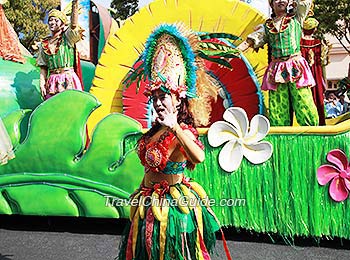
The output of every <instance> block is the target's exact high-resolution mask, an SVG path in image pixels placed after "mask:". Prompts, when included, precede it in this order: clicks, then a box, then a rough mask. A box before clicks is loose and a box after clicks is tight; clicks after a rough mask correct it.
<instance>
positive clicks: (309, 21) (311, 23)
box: [303, 17, 318, 30]
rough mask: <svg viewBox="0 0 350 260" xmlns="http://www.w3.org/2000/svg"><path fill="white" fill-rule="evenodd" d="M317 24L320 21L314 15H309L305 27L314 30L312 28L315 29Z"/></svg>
mask: <svg viewBox="0 0 350 260" xmlns="http://www.w3.org/2000/svg"><path fill="white" fill-rule="evenodd" d="M317 26H318V21H317V20H316V19H315V18H313V17H309V18H307V19H306V20H305V21H304V24H303V29H304V30H312V29H315V28H316V27H317Z"/></svg>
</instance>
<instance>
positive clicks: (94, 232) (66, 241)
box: [0, 216, 350, 260]
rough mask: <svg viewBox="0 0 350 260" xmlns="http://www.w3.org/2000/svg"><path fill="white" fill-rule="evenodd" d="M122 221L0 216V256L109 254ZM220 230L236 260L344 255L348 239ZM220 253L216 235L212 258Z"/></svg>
mask: <svg viewBox="0 0 350 260" xmlns="http://www.w3.org/2000/svg"><path fill="white" fill-rule="evenodd" d="M125 224H126V221H125V220H115V219H86V218H65V217H24V216H0V260H42V259H43V260H66V259H67V260H68V259H72V260H93V259H101V260H104V259H106V260H113V259H115V258H116V256H117V254H118V244H119V241H120V240H121V234H122V232H123V231H122V230H123V228H124V226H125ZM224 232H225V235H226V237H227V239H228V241H227V242H228V246H229V248H230V251H231V254H232V258H233V259H236V260H239V259H242V260H250V259H252V260H253V259H254V260H257V259H264V260H265V259H267V260H274V259H276V260H277V259H286V260H308V259H317V260H328V259H329V260H330V259H332V260H333V259H334V260H337V259H339V260H340V259H341V260H347V259H350V241H349V240H340V239H332V240H329V239H321V240H318V241H316V239H306V238H297V239H293V240H290V239H289V240H286V239H283V238H281V237H279V236H272V235H264V234H257V233H254V232H248V231H242V230H241V231H237V230H235V229H232V228H231V229H225V230H224ZM272 240H273V241H274V243H272ZM224 259H226V257H225V254H224V250H223V244H222V241H220V240H218V241H217V246H216V250H215V253H214V255H212V260H224Z"/></svg>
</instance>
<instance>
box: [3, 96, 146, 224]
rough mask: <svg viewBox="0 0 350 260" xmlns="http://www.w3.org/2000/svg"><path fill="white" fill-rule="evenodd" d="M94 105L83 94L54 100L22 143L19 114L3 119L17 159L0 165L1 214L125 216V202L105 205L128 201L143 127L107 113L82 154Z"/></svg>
mask: <svg viewBox="0 0 350 260" xmlns="http://www.w3.org/2000/svg"><path fill="white" fill-rule="evenodd" d="M99 105H100V104H99V102H98V101H97V100H96V98H95V97H94V96H92V95H90V94H88V93H84V92H79V91H74V90H67V91H65V92H63V93H61V94H59V95H56V96H54V97H52V98H51V99H49V100H47V101H46V102H44V103H42V104H41V105H39V106H38V107H37V108H36V109H35V110H34V111H33V113H32V114H31V117H30V120H29V126H28V134H27V136H26V138H25V139H24V141H23V142H22V143H19V140H20V139H21V137H20V132H19V130H18V129H19V124H20V122H21V119H22V118H23V116H24V114H25V111H23V110H17V111H14V112H13V113H11V114H9V115H8V116H7V117H6V118H4V119H3V121H4V123H5V126H6V127H7V130H8V131H9V134H10V136H11V139H12V141H13V143H14V145H15V154H16V158H15V159H13V160H11V161H9V163H8V164H6V165H3V166H0V191H1V194H0V214H25V215H31V214H33V215H55V216H57V215H61V216H87V217H127V215H128V206H127V204H126V203H124V204H122V203H119V204H118V205H117V204H116V203H111V202H113V201H114V202H116V201H117V199H119V200H125V201H126V200H127V199H128V197H129V194H130V193H131V192H132V191H133V190H134V189H135V188H136V187H137V186H138V185H139V183H140V181H141V179H142V175H143V168H142V166H141V164H140V162H139V159H138V157H137V154H136V152H135V150H134V147H133V146H134V144H135V140H136V138H138V136H139V135H140V134H141V125H140V124H139V123H138V122H137V121H135V120H133V119H131V118H129V117H126V116H124V115H122V114H111V115H109V116H107V117H106V118H104V119H103V120H102V121H101V122H100V123H99V124H98V125H97V126H96V128H95V129H94V132H93V136H92V139H91V142H90V144H89V146H88V148H87V149H85V146H86V141H85V139H86V121H87V118H88V116H89V115H90V114H91V113H92V112H93V110H95V109H96V108H97V107H98V106H99ZM111 204H113V205H111Z"/></svg>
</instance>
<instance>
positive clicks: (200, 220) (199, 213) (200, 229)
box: [194, 204, 204, 260]
mask: <svg viewBox="0 0 350 260" xmlns="http://www.w3.org/2000/svg"><path fill="white" fill-rule="evenodd" d="M194 210H195V213H196V220H197V225H198V229H197V233H198V234H197V240H196V246H197V252H198V259H199V260H201V259H204V256H203V252H202V249H201V245H200V240H199V237H200V236H201V237H203V217H202V208H201V206H200V205H199V204H197V206H196V208H195V209H194Z"/></svg>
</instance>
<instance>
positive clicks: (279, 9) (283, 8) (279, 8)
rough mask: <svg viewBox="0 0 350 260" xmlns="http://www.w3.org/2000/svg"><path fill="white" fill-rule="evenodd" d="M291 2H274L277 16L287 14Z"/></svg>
mask: <svg viewBox="0 0 350 260" xmlns="http://www.w3.org/2000/svg"><path fill="white" fill-rule="evenodd" d="M288 4H289V0H272V8H273V10H274V12H275V13H276V14H279V13H283V12H284V13H286V12H287V7H288Z"/></svg>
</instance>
